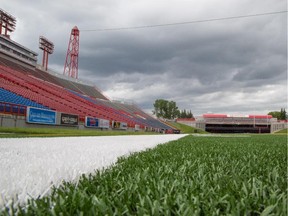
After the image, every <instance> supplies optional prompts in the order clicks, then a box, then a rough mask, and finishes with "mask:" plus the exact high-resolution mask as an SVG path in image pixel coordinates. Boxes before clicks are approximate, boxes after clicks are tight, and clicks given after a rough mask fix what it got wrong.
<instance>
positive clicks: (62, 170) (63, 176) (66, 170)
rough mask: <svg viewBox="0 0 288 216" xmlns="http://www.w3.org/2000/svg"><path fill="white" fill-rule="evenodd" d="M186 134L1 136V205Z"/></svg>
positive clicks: (28, 196)
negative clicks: (49, 136) (57, 136)
mask: <svg viewBox="0 0 288 216" xmlns="http://www.w3.org/2000/svg"><path fill="white" fill-rule="evenodd" d="M183 136H185V135H183V134H177V135H174V134H173V135H137V136H104V137H60V138H21V139H19V138H12V139H11V138H9V139H8V138H7V139H6V138H4V139H0V193H1V197H0V206H2V207H3V205H6V204H9V203H10V202H11V199H12V198H14V199H15V198H16V199H17V202H21V203H23V202H25V200H27V198H30V197H34V198H36V197H39V196H44V195H45V194H47V193H48V192H49V190H50V188H51V186H52V185H55V186H58V185H59V184H60V183H61V181H62V180H66V181H77V180H78V178H79V176H81V174H83V173H91V172H93V171H94V170H95V169H99V168H102V167H107V166H109V165H112V164H113V163H115V162H116V161H117V158H118V157H120V156H124V155H129V154H130V153H132V152H139V151H142V150H145V149H147V148H153V147H155V146H156V145H158V144H161V143H166V142H169V141H172V140H176V139H179V138H181V137H183Z"/></svg>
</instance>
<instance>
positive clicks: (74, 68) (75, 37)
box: [63, 26, 80, 79]
mask: <svg viewBox="0 0 288 216" xmlns="http://www.w3.org/2000/svg"><path fill="white" fill-rule="evenodd" d="M79 35H80V31H79V29H78V28H77V26H75V27H74V28H73V29H72V30H71V35H70V40H69V44H68V50H67V55H66V60H65V65H64V72H63V74H64V75H67V76H69V77H72V78H76V79H78V55H79Z"/></svg>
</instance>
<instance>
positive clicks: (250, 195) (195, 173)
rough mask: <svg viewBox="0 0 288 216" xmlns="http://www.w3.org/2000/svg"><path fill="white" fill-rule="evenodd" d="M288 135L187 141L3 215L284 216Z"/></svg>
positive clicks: (136, 156) (127, 161) (124, 161)
mask: <svg viewBox="0 0 288 216" xmlns="http://www.w3.org/2000/svg"><path fill="white" fill-rule="evenodd" d="M286 143H287V137H286V136H281V135H278V136H273V135H265V136H262V135H259V136H251V137H229V138H228V137H208V136H205V137H204V136H202V137H201V136H197V137H193V136H187V137H184V138H182V139H180V140H177V141H173V142H170V143H168V144H165V145H159V146H158V147H156V148H155V149H151V150H148V151H145V152H141V153H135V154H133V155H131V156H130V157H128V158H121V159H119V160H118V162H117V163H116V164H115V166H113V167H111V168H108V169H106V170H103V171H97V172H96V173H95V174H93V175H92V174H90V175H86V176H85V175H83V176H82V178H81V180H80V181H79V182H78V183H77V184H74V183H67V182H66V183H64V184H63V186H61V187H60V188H59V189H54V190H53V192H52V194H51V195H50V196H48V197H44V198H41V199H36V200H30V201H29V203H28V205H27V206H26V207H25V208H22V207H20V206H19V207H18V208H17V209H13V210H12V209H8V208H7V209H6V211H4V212H2V214H4V215H14V214H18V215H260V214H261V215H270V214H271V215H285V214H286V213H287V154H286V153H287V145H286Z"/></svg>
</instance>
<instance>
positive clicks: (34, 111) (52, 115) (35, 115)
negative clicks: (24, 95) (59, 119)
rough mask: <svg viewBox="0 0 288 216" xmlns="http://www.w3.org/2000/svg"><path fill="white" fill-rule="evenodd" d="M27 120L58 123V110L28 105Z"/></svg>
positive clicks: (29, 121) (37, 122) (38, 122)
mask: <svg viewBox="0 0 288 216" xmlns="http://www.w3.org/2000/svg"><path fill="white" fill-rule="evenodd" d="M26 121H27V122H28V123H35V124H51V125H55V124H56V112H55V111H52V110H45V109H39V108H35V107H27V115H26Z"/></svg>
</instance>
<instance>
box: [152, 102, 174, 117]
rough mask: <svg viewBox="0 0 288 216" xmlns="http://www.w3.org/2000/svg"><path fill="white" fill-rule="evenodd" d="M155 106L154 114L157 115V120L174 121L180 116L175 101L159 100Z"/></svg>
mask: <svg viewBox="0 0 288 216" xmlns="http://www.w3.org/2000/svg"><path fill="white" fill-rule="evenodd" d="M153 105H154V110H153V114H154V115H156V117H157V118H164V119H174V118H176V117H178V116H179V114H180V112H179V109H178V107H177V105H176V102H174V101H167V100H164V99H157V100H156V101H155V102H154V104H153Z"/></svg>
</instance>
